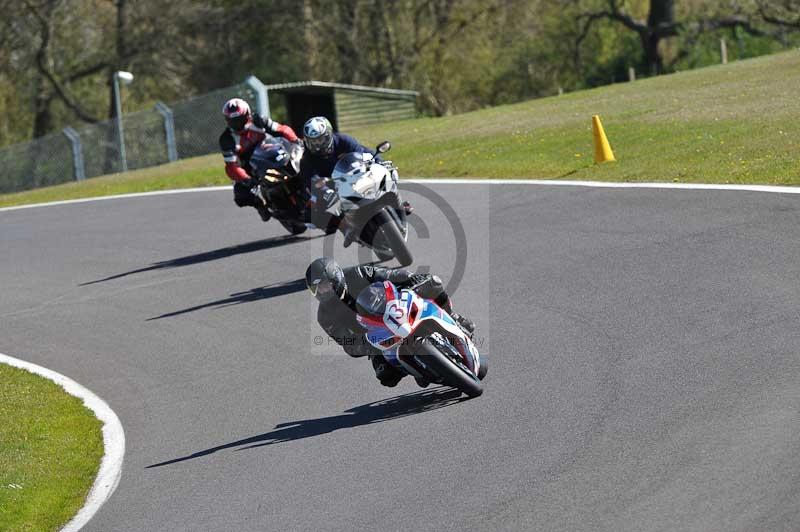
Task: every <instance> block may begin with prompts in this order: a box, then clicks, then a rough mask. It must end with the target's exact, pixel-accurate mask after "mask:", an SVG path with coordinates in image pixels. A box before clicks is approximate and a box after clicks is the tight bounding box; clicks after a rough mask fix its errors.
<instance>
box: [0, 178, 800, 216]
mask: <svg viewBox="0 0 800 532" xmlns="http://www.w3.org/2000/svg"><path fill="white" fill-rule="evenodd" d="M403 183H419V184H423V185H424V184H431V185H544V186H563V187H593V188H651V189H673V190H720V191H739V192H769V193H773V194H800V187H788V186H778V185H717V184H703V183H616V182H611V181H608V182H607V181H559V180H547V179H463V178H452V179H450V178H430V179H427V178H417V179H401V180H400V184H401V185H402V184H403ZM230 189H231V187H230V185H223V186H215V187H198V188H177V189H170V190H154V191H151V192H136V193H132V194H117V195H114V196H97V197H93V198H80V199H72V200H61V201H51V202H48V203H32V204H30V205H17V206H15V207H0V212H4V211H16V210H21V209H34V208H37V207H52V206H56V205H71V204H73V203H89V202H92V201H105V200H113V199H126V198H141V197H146V196H161V195H166V194H184V193H188V192H219V191H221V190H230Z"/></svg>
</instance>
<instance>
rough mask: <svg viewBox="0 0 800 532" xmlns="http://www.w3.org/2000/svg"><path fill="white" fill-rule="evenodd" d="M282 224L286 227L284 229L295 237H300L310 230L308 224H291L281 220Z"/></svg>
mask: <svg viewBox="0 0 800 532" xmlns="http://www.w3.org/2000/svg"><path fill="white" fill-rule="evenodd" d="M280 222H281V225H282V226H283V227H284V229H286V230H287V231H289V233H291V234H293V235H299V234H301V233H305V232H306V229H308V227H306V224H301V223H299V222H290V221H288V220H281V221H280Z"/></svg>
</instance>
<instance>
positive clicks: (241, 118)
mask: <svg viewBox="0 0 800 532" xmlns="http://www.w3.org/2000/svg"><path fill="white" fill-rule="evenodd" d="M222 114H223V115H225V122H227V123H228V127H229V128H231V129H232V130H233V131H236V132H239V131H244V128H245V126H246V125H247V122H248V121H249V120H250V106H249V105H247V102H246V101H244V100H242V99H241V98H231V99H230V100H228V101H227V102H225V105H223V106H222Z"/></svg>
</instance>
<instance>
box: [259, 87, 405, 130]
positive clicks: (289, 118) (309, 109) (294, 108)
mask: <svg viewBox="0 0 800 532" xmlns="http://www.w3.org/2000/svg"><path fill="white" fill-rule="evenodd" d="M266 89H267V91H268V94H269V95H270V96H272V95H275V94H278V95H281V96H282V97H283V98H284V101H285V106H286V119H285V121H286V122H288V124H289V125H290V126H292V128H293V129H294V130H295V131H297V132H298V133H300V132H301V131H302V130H303V123H304V122H305V121H306V120H308V119H309V118H311V117H312V116H318V115H322V116H326V117H328V119H329V120H330V121H331V124H333V127H334V129H336V130H337V131H338V130H345V131H347V130H349V129H352V128H354V127H356V126H363V125H367V124H375V123H379V122H392V121H395V120H406V119H409V118H414V117H416V116H417V96H418V95H419V93H418V92H417V91H406V90H397V89H382V88H378V87H363V86H360V85H345V84H342V83H328V82H324V81H301V82H296V83H281V84H277V85H267V86H266Z"/></svg>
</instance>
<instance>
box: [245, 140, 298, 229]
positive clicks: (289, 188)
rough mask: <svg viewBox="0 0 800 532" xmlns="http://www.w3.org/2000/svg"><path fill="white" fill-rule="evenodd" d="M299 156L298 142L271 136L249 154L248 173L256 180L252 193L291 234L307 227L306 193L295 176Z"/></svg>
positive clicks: (296, 174) (296, 175)
mask: <svg viewBox="0 0 800 532" xmlns="http://www.w3.org/2000/svg"><path fill="white" fill-rule="evenodd" d="M302 157H303V147H302V146H301V145H300V144H296V143H294V142H289V141H288V140H286V139H284V138H271V137H267V139H265V140H264V141H263V142H262V143H261V144H260V145H259V146H258V147H257V148H256V149H255V151H254V152H253V155H252V156H251V157H250V169H251V175H252V176H253V177H254V179H255V180H256V183H257V184H256V186H254V187H253V188H252V189H251V192H252V193H253V194H254V195H255V196H256V198H258V200H259V201H262V202H263V203H264V205H265V206H266V208H267V210H268V211H269V213H270V215H271V216H272V217H273V218H275V219H276V220H278V222H280V224H281V225H282V226H283V227H284V228H285V229H286V230H287V231H289V232H290V233H291V234H293V235H299V234H300V233H304V232H305V231H306V229H307V228H308V225H307V224H306V222H305V219H306V214H305V210H306V202H307V201H308V192H307V190H306V188H305V184H304V182H303V179H301V178H300V176H299V175H298V174H299V171H300V159H301V158H302Z"/></svg>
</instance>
